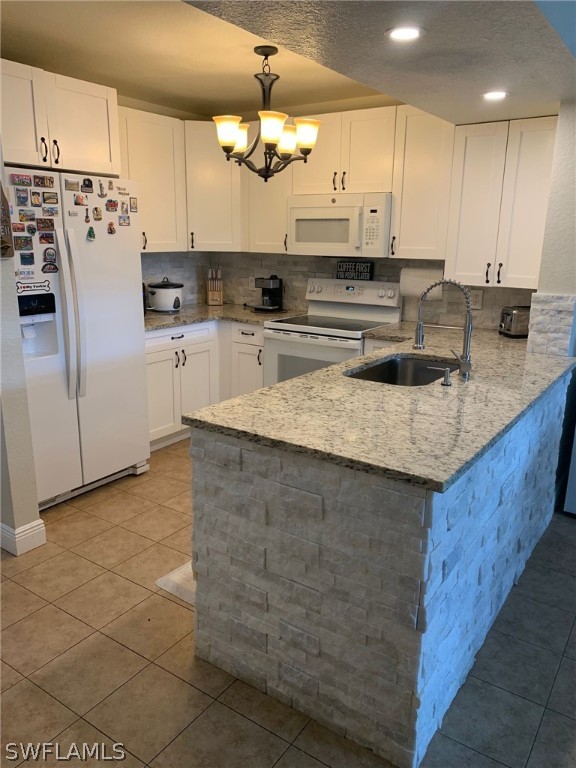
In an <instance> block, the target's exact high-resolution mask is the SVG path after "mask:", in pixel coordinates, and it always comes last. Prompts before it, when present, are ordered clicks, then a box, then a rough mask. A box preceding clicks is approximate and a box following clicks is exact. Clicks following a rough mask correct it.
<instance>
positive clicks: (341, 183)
mask: <svg viewBox="0 0 576 768" xmlns="http://www.w3.org/2000/svg"><path fill="white" fill-rule="evenodd" d="M345 181H346V171H343V172H342V180H341V181H340V186H341V187H342V192H344V191H345V190H346V186H345Z"/></svg>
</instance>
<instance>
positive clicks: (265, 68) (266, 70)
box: [262, 56, 270, 75]
mask: <svg viewBox="0 0 576 768" xmlns="http://www.w3.org/2000/svg"><path fill="white" fill-rule="evenodd" d="M262 72H264V74H265V75H269V74H270V62H269V61H268V56H264V59H263V60H262Z"/></svg>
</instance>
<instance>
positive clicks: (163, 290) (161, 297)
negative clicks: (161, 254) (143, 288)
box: [147, 277, 184, 312]
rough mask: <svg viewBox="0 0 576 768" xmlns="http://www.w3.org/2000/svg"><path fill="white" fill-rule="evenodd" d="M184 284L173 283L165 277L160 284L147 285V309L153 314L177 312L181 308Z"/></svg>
mask: <svg viewBox="0 0 576 768" xmlns="http://www.w3.org/2000/svg"><path fill="white" fill-rule="evenodd" d="M183 287H184V283H173V282H172V281H171V280H169V279H168V278H167V277H165V278H163V279H162V281H161V282H160V283H148V291H147V293H148V309H152V310H153V311H154V312H177V311H178V310H179V309H180V307H181V306H182V288H183Z"/></svg>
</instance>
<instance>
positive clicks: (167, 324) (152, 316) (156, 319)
mask: <svg viewBox="0 0 576 768" xmlns="http://www.w3.org/2000/svg"><path fill="white" fill-rule="evenodd" d="M297 314H298V312H297V311H296V310H283V311H282V312H256V311H255V310H253V309H251V308H250V307H245V306H244V305H243V304H223V305H222V306H221V307H209V306H208V304H193V305H184V306H183V307H182V308H181V309H179V310H178V312H175V313H174V314H170V313H168V312H153V311H152V310H146V312H145V314H144V328H145V330H146V331H159V330H162V329H163V328H176V327H177V326H179V325H194V323H205V322H207V321H208V320H228V321H229V322H237V323H254V324H256V325H263V324H264V321H265V320H273V319H274V318H275V317H290V315H297Z"/></svg>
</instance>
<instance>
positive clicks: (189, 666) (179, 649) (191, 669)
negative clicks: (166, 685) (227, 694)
mask: <svg viewBox="0 0 576 768" xmlns="http://www.w3.org/2000/svg"><path fill="white" fill-rule="evenodd" d="M194 637H195V633H194V632H191V633H190V634H189V635H186V637H184V638H183V639H182V640H180V642H179V643H176V645H175V646H173V647H172V648H170V650H168V651H166V653H163V654H162V656H160V657H159V658H157V659H156V662H155V663H156V664H158V665H159V666H161V667H162V668H163V669H167V670H168V672H172V674H173V675H176V676H177V677H181V678H182V680H186V682H187V683H190V685H193V686H195V687H196V688H200V690H201V691H204V693H207V694H208V695H209V696H213V697H214V698H217V697H218V696H220V694H221V693H223V692H224V691H225V690H226V689H227V688H228V686H230V685H232V683H233V682H234V680H235V678H234V677H232V675H229V674H228V673H227V672H224V670H223V669H218V667H215V666H213V665H212V664H209V663H208V662H207V661H204V660H203V659H199V658H198V657H197V656H195V655H194V651H195V643H194Z"/></svg>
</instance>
